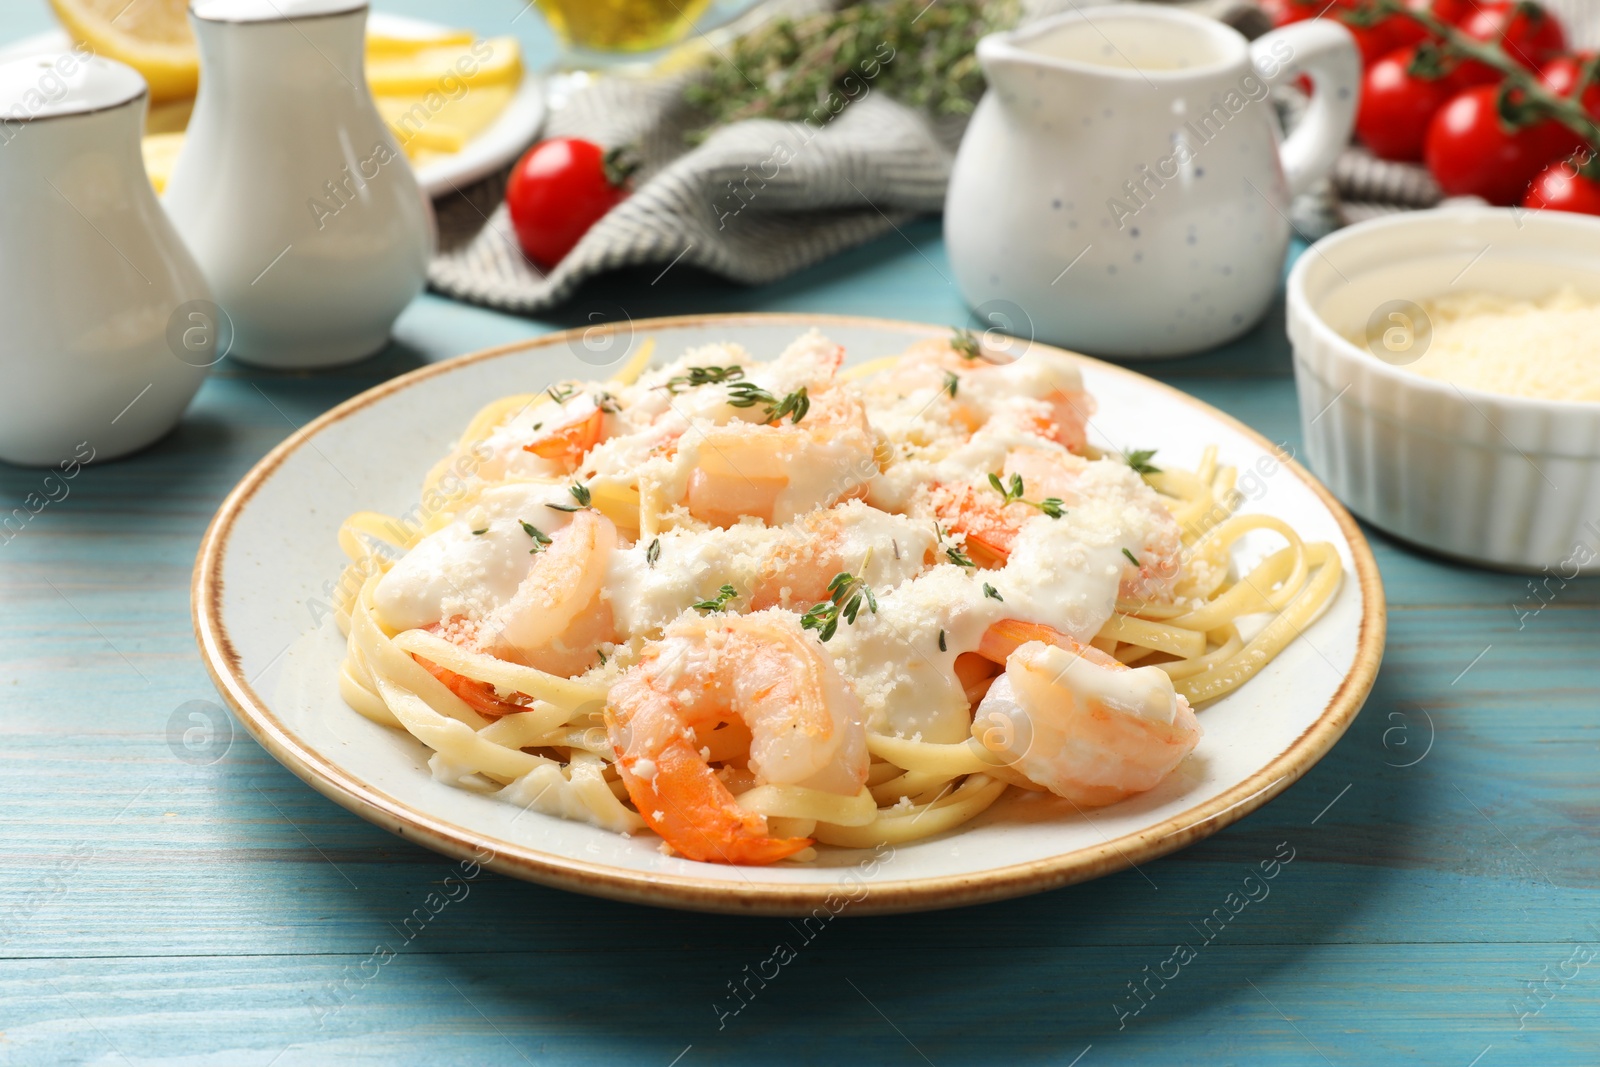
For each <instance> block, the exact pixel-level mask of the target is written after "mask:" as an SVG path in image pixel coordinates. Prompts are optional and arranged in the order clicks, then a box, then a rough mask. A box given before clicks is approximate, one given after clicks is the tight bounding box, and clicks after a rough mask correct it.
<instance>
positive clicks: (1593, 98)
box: [1539, 54, 1600, 119]
mask: <svg viewBox="0 0 1600 1067" xmlns="http://www.w3.org/2000/svg"><path fill="white" fill-rule="evenodd" d="M1592 59H1593V56H1592V55H1587V54H1586V55H1576V56H1557V57H1556V58H1555V59H1552V60H1551V61H1550V62H1548V63H1546V64H1545V65H1544V66H1542V67H1540V68H1539V81H1540V82H1541V83H1543V85H1544V87H1545V88H1546V89H1549V90H1550V91H1551V92H1553V93H1555V94H1556V95H1557V96H1571V95H1572V90H1573V89H1575V88H1577V85H1578V78H1579V76H1580V75H1581V74H1582V73H1583V64H1585V63H1587V62H1590V61H1592ZM1583 109H1584V110H1585V111H1587V112H1588V113H1589V114H1591V115H1593V116H1594V117H1595V118H1597V119H1600V79H1596V80H1595V81H1592V82H1590V83H1589V88H1587V89H1585V90H1584V91H1583Z"/></svg>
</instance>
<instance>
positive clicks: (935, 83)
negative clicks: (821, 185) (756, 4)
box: [684, 0, 1021, 144]
mask: <svg viewBox="0 0 1600 1067" xmlns="http://www.w3.org/2000/svg"><path fill="white" fill-rule="evenodd" d="M1020 7H1021V5H1020V4H1019V3H1018V0H942V2H940V3H937V4H930V3H928V2H927V0H881V2H876V3H862V4H851V5H848V6H842V7H841V8H840V9H839V10H837V11H823V12H819V13H817V14H814V15H807V16H804V17H801V18H797V19H796V18H781V19H774V20H773V21H772V22H770V23H768V24H766V25H764V26H762V27H760V28H759V29H757V30H755V31H753V32H751V33H748V34H746V35H745V36H743V37H741V38H740V39H739V40H738V41H736V42H735V43H734V44H733V45H732V46H731V48H724V49H718V50H717V54H716V55H714V56H708V57H707V65H706V70H705V74H704V76H703V77H702V78H701V79H700V80H698V81H696V82H694V83H693V84H691V85H689V86H688V87H687V88H686V89H685V90H684V98H685V99H686V100H687V101H688V102H689V103H690V104H692V105H694V106H696V107H698V108H701V109H702V110H703V111H704V113H705V117H706V121H705V123H704V124H702V125H700V126H698V127H697V128H695V129H692V130H690V131H689V132H688V133H687V134H686V135H685V139H686V140H688V141H689V142H690V143H691V144H697V143H699V142H700V141H703V140H704V139H705V138H706V136H707V135H708V134H709V133H710V132H711V130H712V129H713V128H715V127H717V126H720V125H723V124H725V123H730V122H738V121H740V120H742V119H756V118H766V119H779V120H782V121H786V122H807V123H809V124H810V125H813V126H823V125H826V124H827V122H828V121H829V120H830V119H831V118H832V117H833V116H834V115H836V114H838V112H839V111H840V110H841V109H843V108H844V107H846V106H848V104H849V102H850V101H851V100H856V99H860V98H861V97H863V96H865V95H866V94H868V93H871V92H881V93H886V94H887V95H889V96H891V97H893V98H894V99H896V100H898V101H900V102H901V103H903V104H906V105H908V106H910V107H912V108H915V109H917V110H920V111H924V112H927V113H929V114H932V115H964V114H968V113H970V112H971V111H972V108H973V105H974V104H975V103H976V102H977V100H978V97H979V96H980V95H982V93H983V89H984V78H983V71H982V69H981V68H980V67H979V66H978V61H977V57H976V56H975V55H974V54H973V50H974V49H975V48H976V47H977V43H978V40H979V38H981V37H983V36H984V35H985V34H987V33H990V32H992V31H994V30H1001V29H1006V28H1008V27H1010V26H1011V25H1012V24H1013V23H1014V22H1015V21H1016V19H1017V16H1018V14H1019V12H1020Z"/></svg>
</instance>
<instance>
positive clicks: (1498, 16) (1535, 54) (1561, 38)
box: [1461, 0, 1567, 82]
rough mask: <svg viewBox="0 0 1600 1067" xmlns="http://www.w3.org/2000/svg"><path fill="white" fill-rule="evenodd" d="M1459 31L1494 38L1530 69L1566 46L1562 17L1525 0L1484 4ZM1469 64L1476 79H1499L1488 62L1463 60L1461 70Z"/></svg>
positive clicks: (1536, 68) (1486, 38) (1504, 0)
mask: <svg viewBox="0 0 1600 1067" xmlns="http://www.w3.org/2000/svg"><path fill="white" fill-rule="evenodd" d="M1461 32H1462V33H1465V34H1466V35H1467V36H1468V37H1476V38H1477V39H1478V40H1480V41H1492V42H1497V43H1498V44H1499V45H1500V47H1501V48H1503V49H1505V52H1506V55H1508V56H1510V57H1511V58H1512V59H1513V60H1515V61H1516V62H1518V63H1521V64H1522V65H1523V66H1524V67H1527V68H1528V69H1529V70H1538V69H1539V64H1541V63H1544V62H1546V61H1547V60H1550V59H1552V58H1554V57H1555V56H1557V55H1560V54H1561V53H1562V52H1565V51H1566V50H1567V33H1566V31H1565V30H1564V29H1562V28H1561V21H1560V20H1559V19H1557V18H1556V17H1555V16H1554V15H1552V14H1550V13H1549V12H1548V11H1546V10H1545V9H1544V8H1542V7H1540V6H1539V5H1538V4H1535V3H1530V2H1528V0H1518V2H1516V3H1511V2H1509V0H1497V2H1495V3H1492V4H1483V5H1482V6H1479V7H1478V9H1477V10H1476V11H1474V12H1473V13H1472V14H1471V15H1470V16H1468V17H1467V18H1466V19H1465V20H1464V21H1463V22H1462V23H1461ZM1468 68H1471V71H1472V75H1473V79H1474V80H1475V81H1479V82H1487V81H1490V80H1494V81H1498V80H1499V79H1500V74H1499V72H1498V71H1496V70H1494V68H1492V67H1490V66H1488V65H1487V64H1484V63H1478V62H1476V61H1472V62H1468V63H1463V64H1462V69H1463V70H1467V69H1468ZM1479 75H1482V76H1481V77H1480V76H1479Z"/></svg>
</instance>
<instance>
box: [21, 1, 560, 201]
mask: <svg viewBox="0 0 1600 1067" xmlns="http://www.w3.org/2000/svg"><path fill="white" fill-rule="evenodd" d="M367 26H368V28H369V29H371V30H372V31H373V32H375V33H382V34H386V35H389V36H393V37H420V36H427V35H431V34H436V33H440V32H443V31H445V30H448V29H450V27H448V26H445V25H442V24H440V23H437V22H428V21H426V20H423V19H414V18H407V17H406V16H404V15H389V14H385V13H384V12H382V11H373V12H371V13H370V14H369V15H368V18H367ZM71 47H72V38H70V37H68V36H67V33H66V31H65V30H48V31H46V32H44V33H38V34H34V35H33V36H32V37H24V38H23V39H22V40H20V41H14V42H12V43H11V44H8V45H6V46H5V47H4V48H0V61H4V60H7V59H18V58H21V57H23V56H32V55H38V54H39V53H41V52H64V51H66V50H68V49H70V48H71ZM544 112H545V99H544V85H543V79H542V78H540V77H539V76H538V75H537V74H535V73H534V72H533V71H529V70H524V71H523V72H522V81H521V82H520V83H519V84H518V85H517V91H516V92H515V93H512V94H511V99H510V100H509V101H507V103H506V106H505V109H504V110H502V111H501V112H500V115H499V117H498V118H496V119H495V120H494V122H492V123H490V124H489V127H488V128H487V129H485V130H484V131H483V132H481V133H479V134H478V136H476V137H474V138H473V139H472V140H471V141H468V142H467V144H466V146H465V147H464V148H462V149H461V151H459V152H455V153H453V154H451V155H448V156H443V157H441V158H439V159H435V160H433V161H432V162H430V163H428V164H426V165H424V166H422V167H419V168H417V172H416V173H417V184H418V185H421V186H422V189H423V191H424V192H426V193H427V194H428V195H429V196H430V197H440V196H443V195H444V194H445V193H449V192H455V191H458V190H462V189H465V188H466V187H467V186H468V185H470V184H471V183H473V182H475V181H477V180H478V179H479V178H482V177H484V176H485V175H488V174H493V173H494V172H495V171H497V170H499V169H500V168H501V167H503V166H505V165H506V164H508V163H510V162H511V161H512V160H514V159H516V158H517V156H518V155H519V154H521V152H522V150H523V149H525V148H527V147H528V145H530V144H532V143H533V139H534V138H535V137H537V136H538V135H539V129H540V127H542V126H543V125H544Z"/></svg>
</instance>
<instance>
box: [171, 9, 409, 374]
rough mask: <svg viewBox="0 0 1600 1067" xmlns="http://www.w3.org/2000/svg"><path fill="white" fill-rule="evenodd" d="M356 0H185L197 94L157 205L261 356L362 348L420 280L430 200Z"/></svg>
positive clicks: (241, 343)
mask: <svg viewBox="0 0 1600 1067" xmlns="http://www.w3.org/2000/svg"><path fill="white" fill-rule="evenodd" d="M366 19H367V5H366V3H365V2H364V0H193V3H192V4H191V5H190V8H189V20H190V22H191V24H192V25H193V26H194V31H195V37H196V38H197V39H198V41H199V46H200V93H199V96H198V98H197V99H196V101H195V108H194V115H193V117H192V118H191V119H190V121H189V129H188V133H187V134H186V136H185V138H184V145H183V149H182V151H181V152H180V153H179V156H178V160H177V162H176V164H175V165H174V167H173V171H172V176H171V178H170V180H169V181H168V183H167V188H166V193H165V195H164V196H163V202H164V203H165V204H166V208H167V211H168V213H169V214H170V215H171V216H172V219H173V221H174V223H176V224H177V227H178V231H179V232H180V233H181V234H182V235H183V237H184V240H185V241H187V242H188V244H189V247H190V249H191V250H192V251H193V252H194V255H195V258H196V259H197V260H199V262H200V266H201V268H202V269H203V270H204V271H205V273H206V277H207V279H208V280H209V281H210V282H211V286H212V289H213V290H215V292H216V294H217V300H218V301H219V302H220V303H221V304H222V306H223V308H224V309H226V311H227V312H228V314H229V316H230V318H231V320H232V323H233V329H234V344H233V355H234V356H235V357H236V358H238V359H241V360H244V361H245V362H247V363H255V364H258V365H261V366H267V367H284V368H308V367H331V366H337V365H340V364H344V363H350V362H352V361H354V360H358V359H361V358H363V357H365V356H369V355H371V354H373V353H374V352H376V351H378V350H379V349H381V348H382V347H383V346H384V345H385V344H386V343H387V342H388V339H389V331H390V328H391V327H392V326H393V324H394V320H395V318H396V317H397V316H398V315H399V314H400V312H401V311H402V310H403V309H404V308H405V306H406V305H407V304H408V303H410V301H411V300H412V298H413V297H415V296H416V295H417V293H419V292H420V291H421V290H422V286H423V283H424V281H425V280H426V272H427V265H428V259H429V257H430V256H431V255H432V252H433V246H434V229H433V212H432V206H431V205H430V204H429V202H428V200H427V199H426V198H425V197H424V195H423V193H422V190H421V189H420V188H419V187H418V185H417V181H416V178H415V177H414V176H413V175H412V172H411V166H410V164H409V163H408V162H407V161H406V157H405V154H404V153H403V152H401V150H400V147H399V146H398V145H397V144H396V143H395V140H394V138H393V136H392V135H391V134H390V133H389V129H388V127H387V126H386V125H385V124H384V122H383V119H382V118H381V117H380V116H379V114H378V110H377V107H376V106H375V105H374V104H373V101H372V95H371V93H370V92H369V91H368V88H367V81H366V73H365V68H364V61H365V29H366Z"/></svg>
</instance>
